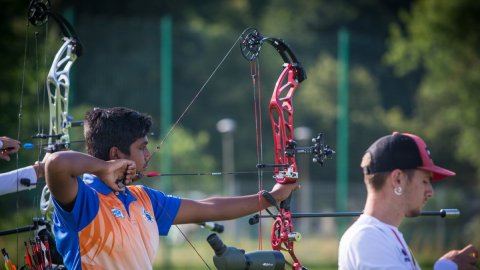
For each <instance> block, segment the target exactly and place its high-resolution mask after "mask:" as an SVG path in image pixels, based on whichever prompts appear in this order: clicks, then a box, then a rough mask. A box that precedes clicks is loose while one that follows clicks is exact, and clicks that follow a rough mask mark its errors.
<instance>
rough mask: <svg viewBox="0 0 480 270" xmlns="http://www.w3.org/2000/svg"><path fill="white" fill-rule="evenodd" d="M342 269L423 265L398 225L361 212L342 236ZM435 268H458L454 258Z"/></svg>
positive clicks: (404, 267)
mask: <svg viewBox="0 0 480 270" xmlns="http://www.w3.org/2000/svg"><path fill="white" fill-rule="evenodd" d="M338 269H340V270H347V269H349V270H350V269H351V270H362V269H392V270H394V269H402V270H405V269H409V270H410V269H414V270H418V269H421V268H420V266H419V265H418V263H417V261H416V260H415V258H414V257H413V254H412V253H411V252H410V249H409V248H408V245H407V243H406V242H405V239H403V235H402V233H401V232H400V231H399V230H398V229H397V228H396V227H395V226H392V225H389V224H386V223H383V222H381V221H380V220H378V219H376V218H374V217H372V216H369V215H365V214H363V215H361V216H360V217H359V218H358V220H357V221H355V223H354V224H353V225H352V226H350V228H348V230H347V231H346V232H345V234H344V235H343V236H342V239H341V240H340V246H339V251H338ZM434 269H435V270H447V269H448V270H456V269H457V265H456V264H455V263H454V262H452V261H450V260H440V261H437V263H436V264H435V266H434Z"/></svg>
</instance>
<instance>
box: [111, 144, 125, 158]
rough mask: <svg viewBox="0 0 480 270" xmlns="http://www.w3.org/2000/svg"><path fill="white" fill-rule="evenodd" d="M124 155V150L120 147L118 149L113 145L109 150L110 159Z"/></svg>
mask: <svg viewBox="0 0 480 270" xmlns="http://www.w3.org/2000/svg"><path fill="white" fill-rule="evenodd" d="M124 156H125V154H123V153H122V151H120V149H118V147H116V146H113V147H111V148H110V151H108V157H109V160H114V159H120V158H123V157H124Z"/></svg>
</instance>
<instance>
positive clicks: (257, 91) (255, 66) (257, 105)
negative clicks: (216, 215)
mask: <svg viewBox="0 0 480 270" xmlns="http://www.w3.org/2000/svg"><path fill="white" fill-rule="evenodd" d="M250 72H251V74H252V75H251V76H252V88H253V105H254V118H255V119H254V120H255V139H256V145H257V147H256V149H257V164H262V163H263V134H262V102H261V88H260V81H261V80H260V63H259V61H258V58H257V59H255V60H254V61H253V62H251V63H250ZM257 174H258V176H257V177H258V190H259V192H258V200H259V209H258V212H259V215H261V213H262V205H263V196H262V194H261V192H260V191H261V190H263V168H258V170H257ZM262 235H263V232H262V219H260V220H259V226H258V249H259V250H262V238H263V237H262Z"/></svg>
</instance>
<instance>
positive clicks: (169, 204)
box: [142, 186, 182, 235]
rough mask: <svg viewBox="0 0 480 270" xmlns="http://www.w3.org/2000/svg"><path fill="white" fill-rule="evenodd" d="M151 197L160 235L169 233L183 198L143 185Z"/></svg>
mask: <svg viewBox="0 0 480 270" xmlns="http://www.w3.org/2000/svg"><path fill="white" fill-rule="evenodd" d="M142 188H143V189H144V190H145V192H146V193H147V194H148V196H149V197H150V201H151V202H152V207H153V211H154V215H155V219H156V221H157V226H158V232H159V233H160V235H167V234H168V231H169V230H170V227H171V226H172V225H173V221H174V220H175V217H176V216H177V213H178V209H179V208H180V204H181V202H182V199H181V198H179V197H176V196H172V195H165V193H163V192H161V191H158V190H154V189H151V188H148V187H145V186H142Z"/></svg>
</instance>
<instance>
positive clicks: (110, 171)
mask: <svg viewBox="0 0 480 270" xmlns="http://www.w3.org/2000/svg"><path fill="white" fill-rule="evenodd" d="M136 172H137V169H136V165H135V162H133V161H132V160H128V159H116V160H110V161H107V166H106V167H105V169H104V170H102V172H101V173H100V174H99V175H97V176H98V177H99V178H100V179H102V181H103V182H104V183H105V184H106V185H107V186H108V187H110V188H111V189H113V190H114V191H124V190H125V185H129V184H131V183H132V181H133V179H134V178H135V176H136Z"/></svg>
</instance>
